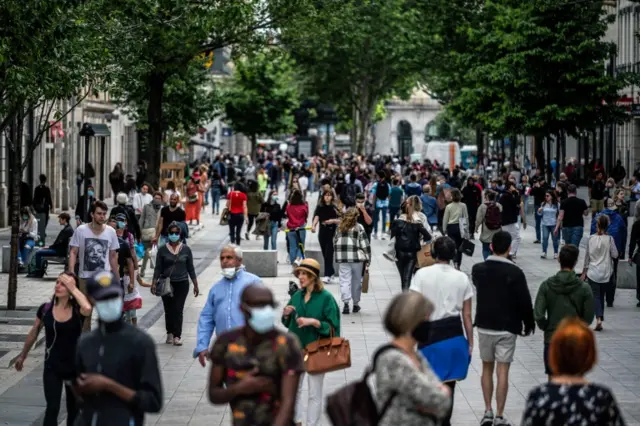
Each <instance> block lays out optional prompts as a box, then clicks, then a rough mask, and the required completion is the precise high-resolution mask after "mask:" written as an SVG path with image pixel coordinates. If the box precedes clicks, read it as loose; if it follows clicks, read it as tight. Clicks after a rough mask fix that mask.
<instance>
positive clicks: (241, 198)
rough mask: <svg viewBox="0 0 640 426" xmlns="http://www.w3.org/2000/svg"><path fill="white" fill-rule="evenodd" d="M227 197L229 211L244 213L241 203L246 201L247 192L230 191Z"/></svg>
mask: <svg viewBox="0 0 640 426" xmlns="http://www.w3.org/2000/svg"><path fill="white" fill-rule="evenodd" d="M227 198H228V199H229V213H232V214H238V213H239V214H242V213H244V208H243V207H242V206H243V204H244V203H245V202H246V201H247V194H245V193H244V192H240V191H231V192H229V195H227Z"/></svg>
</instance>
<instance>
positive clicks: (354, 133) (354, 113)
mask: <svg viewBox="0 0 640 426" xmlns="http://www.w3.org/2000/svg"><path fill="white" fill-rule="evenodd" d="M327 133H329V126H327ZM349 133H350V134H349V139H350V142H351V152H356V148H357V141H358V108H357V107H356V106H355V105H353V106H352V107H351V130H350V132H349ZM330 149H331V148H330V147H329V146H327V152H329V150H330Z"/></svg>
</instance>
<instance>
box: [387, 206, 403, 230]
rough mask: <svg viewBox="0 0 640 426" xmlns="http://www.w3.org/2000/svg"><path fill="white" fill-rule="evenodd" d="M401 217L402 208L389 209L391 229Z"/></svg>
mask: <svg viewBox="0 0 640 426" xmlns="http://www.w3.org/2000/svg"><path fill="white" fill-rule="evenodd" d="M399 215H400V207H389V227H391V224H392V223H393V221H394V220H396V219H397V218H398V216H399Z"/></svg>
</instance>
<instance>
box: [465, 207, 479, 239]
mask: <svg viewBox="0 0 640 426" xmlns="http://www.w3.org/2000/svg"><path fill="white" fill-rule="evenodd" d="M467 211H468V212H469V235H473V234H474V233H475V231H476V213H478V207H476V206H473V205H469V204H467Z"/></svg>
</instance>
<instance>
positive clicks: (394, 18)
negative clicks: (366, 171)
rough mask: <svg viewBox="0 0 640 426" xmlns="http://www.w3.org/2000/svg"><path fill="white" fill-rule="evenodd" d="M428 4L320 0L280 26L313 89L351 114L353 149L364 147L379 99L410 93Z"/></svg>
mask: <svg viewBox="0 0 640 426" xmlns="http://www.w3.org/2000/svg"><path fill="white" fill-rule="evenodd" d="M428 6H429V5H428V4H426V3H424V2H415V1H410V0H386V1H378V0H325V1H322V2H316V3H315V5H313V6H310V7H309V9H308V12H307V14H306V15H305V16H304V17H302V18H301V19H299V20H297V21H296V22H293V23H290V24H289V25H287V26H286V27H285V28H284V29H283V32H282V40H283V42H284V45H285V46H286V48H287V49H288V50H289V51H290V52H291V55H292V57H293V58H294V59H295V61H296V63H297V64H298V65H299V66H300V67H301V68H302V69H303V70H304V75H305V77H306V78H307V80H308V81H307V82H308V84H309V85H310V86H311V87H312V88H313V92H314V93H316V94H317V95H318V98H319V99H321V100H322V101H323V102H328V103H332V104H334V105H340V106H342V107H340V108H339V109H342V110H343V111H344V112H345V113H346V114H348V115H350V116H352V126H353V127H354V129H352V131H354V132H353V133H352V134H356V138H353V143H354V144H355V145H356V146H354V149H355V151H357V152H360V153H363V152H364V143H365V139H366V137H367V135H368V133H369V130H370V127H371V124H372V123H373V120H372V117H373V115H374V113H375V111H376V108H377V105H378V104H379V102H380V101H382V100H384V99H385V98H388V97H390V96H391V95H392V94H397V95H405V94H407V93H409V92H410V91H411V89H412V88H413V87H414V85H415V83H416V82H417V77H418V74H419V73H420V72H421V71H422V70H423V68H424V66H425V60H426V54H427V53H428V51H429V49H428V46H429V44H430V41H431V36H430V33H429V31H427V30H426V29H427V28H428V23H429V22H430V20H431V16H430V14H429V10H428V9H429V7H428ZM354 107H355V114H354Z"/></svg>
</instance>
